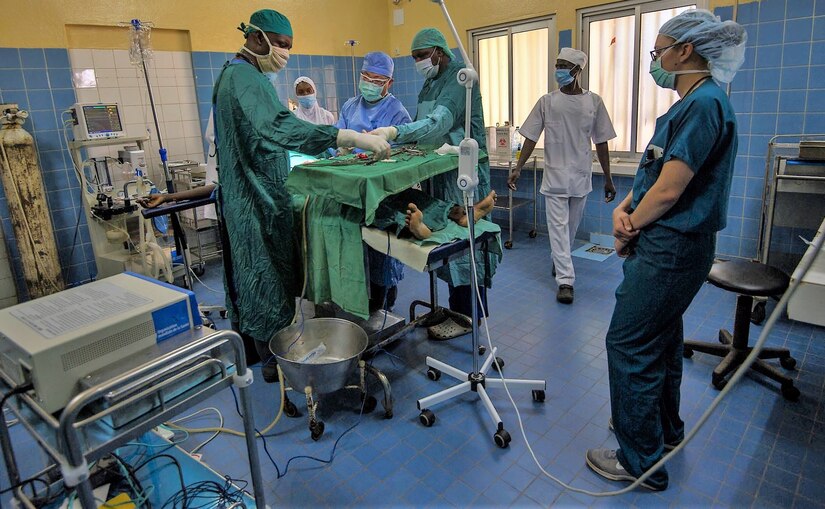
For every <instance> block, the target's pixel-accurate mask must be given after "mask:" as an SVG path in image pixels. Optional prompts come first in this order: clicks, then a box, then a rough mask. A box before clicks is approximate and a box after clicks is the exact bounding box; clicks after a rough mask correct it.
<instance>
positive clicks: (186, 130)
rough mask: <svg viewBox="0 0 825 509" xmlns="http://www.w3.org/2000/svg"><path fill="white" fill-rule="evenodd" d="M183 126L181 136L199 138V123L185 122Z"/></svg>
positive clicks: (195, 121) (194, 121)
mask: <svg viewBox="0 0 825 509" xmlns="http://www.w3.org/2000/svg"><path fill="white" fill-rule="evenodd" d="M182 124H183V135H184V136H186V137H187V138H189V137H200V135H201V123H200V122H198V121H197V120H186V121H184V122H182Z"/></svg>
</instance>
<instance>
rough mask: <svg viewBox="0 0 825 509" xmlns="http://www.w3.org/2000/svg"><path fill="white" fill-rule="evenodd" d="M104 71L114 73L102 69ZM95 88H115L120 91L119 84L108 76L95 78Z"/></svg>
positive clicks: (115, 79)
mask: <svg viewBox="0 0 825 509" xmlns="http://www.w3.org/2000/svg"><path fill="white" fill-rule="evenodd" d="M102 70H104V71H114V69H102ZM97 88H117V89H120V83H119V82H118V79H117V78H113V77H108V76H100V75H98V76H97Z"/></svg>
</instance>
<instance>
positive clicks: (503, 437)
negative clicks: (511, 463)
mask: <svg viewBox="0 0 825 509" xmlns="http://www.w3.org/2000/svg"><path fill="white" fill-rule="evenodd" d="M511 440H512V438H511V437H510V433H507V430H505V429H504V428H502V429H500V430H498V431H496V433H495V435H493V441H494V442H495V443H496V445H497V446H499V447H500V448H502V449H506V448H507V446H508V445H510V441H511Z"/></svg>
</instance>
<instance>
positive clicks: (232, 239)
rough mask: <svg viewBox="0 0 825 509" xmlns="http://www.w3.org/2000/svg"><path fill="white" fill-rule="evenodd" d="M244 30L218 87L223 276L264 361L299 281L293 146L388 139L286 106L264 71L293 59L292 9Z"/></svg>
mask: <svg viewBox="0 0 825 509" xmlns="http://www.w3.org/2000/svg"><path fill="white" fill-rule="evenodd" d="M240 29H241V30H242V31H243V33H244V38H245V39H246V42H245V43H244V45H243V47H241V49H240V50H239V51H238V53H237V54H236V55H235V58H233V59H232V60H231V61H229V62H228V63H227V64H226V65H225V66H224V68H223V70H222V71H221V74H220V76H219V77H218V80H217V82H216V83H215V87H214V92H213V103H214V111H215V132H216V137H217V150H218V168H219V175H220V185H219V189H218V205H219V209H220V213H221V217H222V223H223V225H224V232H223V234H224V240H225V242H226V244H225V245H224V258H225V264H224V267H225V277H224V284H225V287H226V294H227V299H226V304H227V310H228V312H229V316H230V318H231V320H232V324H233V328H235V329H236V330H237V331H238V332H240V333H241V335H242V336H243V337H244V342H245V344H246V345H250V344H254V347H255V349H256V350H257V351H258V354H259V355H260V357H261V359H262V360H264V361H267V360H269V359H270V357H271V354H270V353H269V350H268V347H267V342H268V340H269V338H270V337H271V336H272V335H273V334H274V333H275V332H277V331H278V330H280V329H281V328H283V327H285V326H287V325H289V324H290V323H291V321H292V319H293V316H294V314H295V297H296V296H298V295H299V294H300V290H301V288H300V282H301V273H302V270H301V263H300V257H299V256H298V244H297V242H296V239H297V234H296V233H295V231H294V229H295V226H294V224H293V222H294V221H293V215H292V198H291V196H290V194H289V193H288V192H287V190H286V185H285V184H286V179H287V175H288V173H289V153H288V151H289V150H293V151H296V152H301V153H305V154H318V153H321V152H323V151H324V150H326V149H329V148H336V147H356V148H360V149H362V150H365V151H370V152H373V154H374V156H375V157H376V158H377V159H383V158H386V157H387V156H388V155H389V151H390V146H389V144H388V143H387V142H386V141H385V140H383V139H382V138H380V137H378V136H372V135H368V134H363V133H356V132H355V131H352V130H349V129H340V130H339V129H337V128H335V127H332V126H324V125H313V124H311V123H309V122H305V121H303V120H300V119H298V118H297V117H296V116H295V115H293V114H292V113H290V111H289V110H288V109H287V108H286V107H284V105H283V104H282V103H281V102H280V100H279V99H278V96H277V94H276V93H275V89H274V88H273V87H272V85H271V83H270V81H269V79H268V78H267V76H265V74H264V73H266V74H269V75H271V74H272V73H277V72H279V71H280V70H282V69H283V68H284V67H285V66H286V63H287V60H288V59H289V50H290V49H291V48H292V41H293V33H292V26H291V24H290V22H289V20H288V19H287V18H286V16H284V15H282V14H280V13H279V12H277V11H274V10H271V9H263V10H259V11H256V12H255V13H253V14H252V16H251V17H250V20H249V24H248V25H244V24H243V23H242V24H241V27H240ZM247 347H248V346H247ZM274 374H275V372H274V362H272V363H266V365H265V370H264V377H265V378H266V379H268V380H273V379H274Z"/></svg>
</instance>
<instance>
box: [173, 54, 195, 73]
mask: <svg viewBox="0 0 825 509" xmlns="http://www.w3.org/2000/svg"><path fill="white" fill-rule="evenodd" d="M172 62H173V63H174V66H175V69H191V68H192V54H191V53H189V52H188V51H173V52H172Z"/></svg>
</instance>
